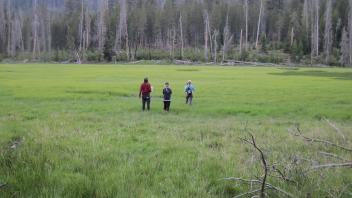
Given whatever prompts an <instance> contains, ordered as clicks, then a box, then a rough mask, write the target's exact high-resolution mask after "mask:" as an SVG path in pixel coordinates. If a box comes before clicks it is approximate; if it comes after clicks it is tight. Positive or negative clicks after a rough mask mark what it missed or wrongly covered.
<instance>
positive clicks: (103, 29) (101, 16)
mask: <svg viewBox="0 0 352 198" xmlns="http://www.w3.org/2000/svg"><path fill="white" fill-rule="evenodd" d="M107 14H108V1H107V0H99V1H98V18H97V28H98V29H97V39H98V50H99V52H102V51H103V49H104V45H105V39H106V33H107V22H106V21H107Z"/></svg>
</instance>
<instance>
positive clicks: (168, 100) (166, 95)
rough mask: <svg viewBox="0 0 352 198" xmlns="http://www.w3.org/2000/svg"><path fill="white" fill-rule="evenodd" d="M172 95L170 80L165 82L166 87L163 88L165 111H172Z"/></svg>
mask: <svg viewBox="0 0 352 198" xmlns="http://www.w3.org/2000/svg"><path fill="white" fill-rule="evenodd" d="M171 95H172V90H171V88H170V85H169V83H168V82H166V83H165V87H164V89H163V97H164V111H165V112H169V111H170V104H171Z"/></svg>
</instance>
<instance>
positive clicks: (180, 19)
mask: <svg viewBox="0 0 352 198" xmlns="http://www.w3.org/2000/svg"><path fill="white" fill-rule="evenodd" d="M179 23H180V24H179V26H180V39H181V60H183V57H184V53H183V47H184V42H183V24H182V14H181V13H180V18H179Z"/></svg>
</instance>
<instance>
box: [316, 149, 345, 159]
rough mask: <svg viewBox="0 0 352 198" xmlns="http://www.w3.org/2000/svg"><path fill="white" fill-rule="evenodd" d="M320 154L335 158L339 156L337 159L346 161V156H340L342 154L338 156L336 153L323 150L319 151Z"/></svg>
mask: <svg viewBox="0 0 352 198" xmlns="http://www.w3.org/2000/svg"><path fill="white" fill-rule="evenodd" d="M319 154H321V155H325V156H328V157H334V158H337V159H340V160H343V161H346V160H345V159H344V158H342V157H340V156H338V155H336V154H334V153H327V152H323V151H321V152H319Z"/></svg>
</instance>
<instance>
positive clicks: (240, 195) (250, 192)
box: [233, 188, 262, 198]
mask: <svg viewBox="0 0 352 198" xmlns="http://www.w3.org/2000/svg"><path fill="white" fill-rule="evenodd" d="M261 190H262V189H261V188H259V189H256V190H253V191H249V192H245V193H242V194H239V195H236V196H234V197H233V198H239V197H243V196H245V195H250V194H254V193H257V192H259V191H261Z"/></svg>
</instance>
